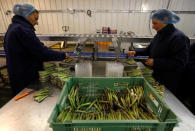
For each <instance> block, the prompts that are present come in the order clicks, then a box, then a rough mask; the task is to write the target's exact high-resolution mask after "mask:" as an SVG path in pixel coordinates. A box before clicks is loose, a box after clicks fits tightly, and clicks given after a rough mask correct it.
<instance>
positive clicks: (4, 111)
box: [0, 88, 60, 131]
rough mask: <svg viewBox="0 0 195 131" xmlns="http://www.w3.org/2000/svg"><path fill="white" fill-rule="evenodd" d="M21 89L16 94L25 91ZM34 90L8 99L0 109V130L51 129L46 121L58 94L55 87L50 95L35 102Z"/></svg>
mask: <svg viewBox="0 0 195 131" xmlns="http://www.w3.org/2000/svg"><path fill="white" fill-rule="evenodd" d="M28 90H29V89H24V90H22V91H21V92H20V93H19V94H18V95H20V94H23V93H25V92H27V91H28ZM34 93H36V92H33V93H32V94H30V95H28V96H26V97H24V98H22V99H20V100H18V101H14V100H13V99H12V100H10V101H9V102H8V103H7V104H6V105H4V106H3V107H2V108H1V109H0V131H52V128H49V124H48V122H47V120H48V118H49V116H50V114H51V112H52V110H53V108H54V106H55V104H56V102H57V99H58V96H59V94H60V89H58V88H55V89H54V91H53V94H52V96H51V97H48V98H46V99H45V100H44V101H43V102H41V103H37V102H35V101H34V100H33V95H34Z"/></svg>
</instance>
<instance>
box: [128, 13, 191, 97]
mask: <svg viewBox="0 0 195 131" xmlns="http://www.w3.org/2000/svg"><path fill="white" fill-rule="evenodd" d="M151 19H152V28H153V29H154V30H156V31H157V34H156V35H155V36H154V39H153V40H152V41H151V43H150V44H149V46H148V47H147V48H144V49H143V50H138V51H129V52H128V55H129V56H134V55H138V56H139V55H147V56H149V59H147V60H146V61H145V65H147V66H150V67H151V68H152V69H153V77H154V78H155V79H156V80H157V81H158V82H159V83H160V84H163V85H165V87H167V88H168V89H169V90H171V91H172V93H174V94H175V95H176V96H178V93H179V82H180V80H181V76H182V73H183V71H184V68H185V66H186V64H187V60H188V53H189V46H190V41H189V38H188V37H187V36H186V35H185V34H184V33H183V32H181V31H180V30H178V29H177V28H175V27H174V25H173V24H175V23H177V22H178V21H179V20H180V18H179V17H178V16H177V15H176V14H175V13H173V12H171V11H169V10H167V9H159V10H157V11H156V12H155V13H153V14H152V16H151Z"/></svg>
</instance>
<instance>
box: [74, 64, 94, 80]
mask: <svg viewBox="0 0 195 131" xmlns="http://www.w3.org/2000/svg"><path fill="white" fill-rule="evenodd" d="M75 76H76V77H92V64H91V63H90V62H84V63H76V65H75Z"/></svg>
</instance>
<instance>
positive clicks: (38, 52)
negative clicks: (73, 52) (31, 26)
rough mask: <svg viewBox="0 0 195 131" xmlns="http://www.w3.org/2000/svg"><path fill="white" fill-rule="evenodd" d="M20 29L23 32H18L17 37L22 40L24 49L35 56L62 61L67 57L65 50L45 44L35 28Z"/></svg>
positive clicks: (44, 59) (43, 59) (41, 58)
mask: <svg viewBox="0 0 195 131" xmlns="http://www.w3.org/2000/svg"><path fill="white" fill-rule="evenodd" d="M19 30H20V32H21V33H17V38H18V39H19V40H20V41H21V44H22V46H23V47H24V49H25V50H26V51H28V53H29V54H31V55H32V56H33V57H34V58H37V59H40V60H42V61H61V60H63V59H65V57H66V54H65V52H58V51H53V50H50V49H49V48H47V47H46V46H44V44H43V43H42V42H41V41H40V40H39V39H38V37H37V36H36V34H35V32H34V31H33V30H32V31H31V30H25V29H19ZM21 34H22V35H21Z"/></svg>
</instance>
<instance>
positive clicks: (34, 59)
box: [4, 16, 65, 94]
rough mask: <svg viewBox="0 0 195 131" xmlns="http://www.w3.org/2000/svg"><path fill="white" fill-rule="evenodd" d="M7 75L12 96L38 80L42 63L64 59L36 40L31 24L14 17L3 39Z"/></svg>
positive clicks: (61, 55) (21, 18) (62, 55)
mask: <svg viewBox="0 0 195 131" xmlns="http://www.w3.org/2000/svg"><path fill="white" fill-rule="evenodd" d="M4 49H5V53H6V60H7V66H8V74H9V79H10V83H11V87H12V89H13V92H14V94H16V93H18V92H19V91H20V90H22V89H23V88H24V87H25V86H27V85H28V84H29V83H30V82H31V81H32V80H34V79H37V78H38V71H39V70H41V69H42V65H43V62H44V61H59V60H63V59H65V53H64V52H57V51H52V50H50V49H48V48H47V47H46V46H44V44H43V43H42V42H41V41H40V40H39V39H38V37H37V36H36V34H35V29H34V27H33V25H32V24H30V23H29V22H28V21H27V20H25V19H24V18H23V17H20V16H14V17H13V18H12V23H11V24H10V25H9V28H8V31H7V33H6V35H5V38H4Z"/></svg>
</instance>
